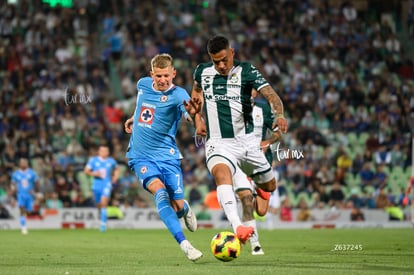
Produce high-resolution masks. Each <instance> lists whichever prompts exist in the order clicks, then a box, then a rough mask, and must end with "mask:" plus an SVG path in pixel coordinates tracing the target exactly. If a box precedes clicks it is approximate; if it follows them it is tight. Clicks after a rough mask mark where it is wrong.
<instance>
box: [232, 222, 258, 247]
mask: <svg viewBox="0 0 414 275" xmlns="http://www.w3.org/2000/svg"><path fill="white" fill-rule="evenodd" d="M253 233H254V228H253V227H252V226H243V225H239V226H238V227H237V229H236V235H237V238H238V239H239V240H240V242H241V243H242V244H245V243H246V241H247V240H248V239H249V238H250V237H251V236H252V235H253Z"/></svg>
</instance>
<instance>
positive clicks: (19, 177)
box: [12, 168, 38, 197]
mask: <svg viewBox="0 0 414 275" xmlns="http://www.w3.org/2000/svg"><path fill="white" fill-rule="evenodd" d="M37 180H38V177H37V174H36V172H35V171H33V170H32V169H30V168H27V169H26V170H24V171H23V170H17V171H15V172H14V173H13V174H12V182H14V183H15V184H16V185H17V196H19V197H20V196H31V192H32V191H34V188H35V183H36V181H37Z"/></svg>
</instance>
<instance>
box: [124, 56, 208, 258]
mask: <svg viewBox="0 0 414 275" xmlns="http://www.w3.org/2000/svg"><path fill="white" fill-rule="evenodd" d="M150 73H151V77H143V78H141V79H140V80H138V83H137V91H138V94H137V101H136V102H137V104H136V109H135V112H134V115H133V117H131V118H129V119H128V120H127V121H126V122H125V131H126V132H127V133H131V134H132V135H131V138H130V141H129V146H128V150H127V153H126V157H127V158H128V159H129V162H128V165H129V167H130V168H131V169H132V170H133V171H134V172H135V174H136V175H137V177H138V179H139V181H140V182H141V184H142V186H143V187H144V188H145V189H146V190H147V191H149V192H150V193H151V194H153V196H154V200H155V203H156V205H157V209H158V213H159V215H160V218H161V220H162V221H163V222H164V224H165V225H166V226H167V228H168V230H169V232H170V233H171V235H172V236H173V237H174V238H175V240H176V241H177V242H178V243H179V244H180V247H181V250H182V251H183V252H184V254H185V255H186V256H187V258H188V259H190V260H192V261H196V260H198V259H199V258H201V257H202V255H203V254H202V253H201V252H200V251H199V250H197V249H196V248H194V247H193V246H192V245H191V243H190V242H189V241H188V240H187V239H186V237H185V236H184V233H183V231H182V229H181V225H180V222H179V218H184V221H185V224H186V226H187V228H188V229H189V230H190V231H192V232H193V231H195V230H196V229H197V220H196V217H195V215H194V213H193V212H192V210H191V208H190V206H189V204H188V203H187V201H184V186H183V176H182V171H181V163H180V159H181V158H182V156H181V153H180V151H179V149H178V147H177V144H176V133H177V128H178V127H179V125H180V122H181V118H182V117H183V116H184V117H185V118H186V119H188V120H191V118H190V117H189V115H188V112H190V111H191V113H194V109H197V107H199V106H198V105H197V104H196V102H197V101H193V100H190V96H189V95H188V93H187V92H186V90H184V89H183V88H181V87H178V86H175V85H174V84H173V82H172V81H173V79H174V77H175V75H176V71H175V69H174V66H173V58H172V57H171V56H170V55H169V54H159V55H156V56H155V57H154V58H153V59H152V60H151V72H150ZM187 111H188V112H187Z"/></svg>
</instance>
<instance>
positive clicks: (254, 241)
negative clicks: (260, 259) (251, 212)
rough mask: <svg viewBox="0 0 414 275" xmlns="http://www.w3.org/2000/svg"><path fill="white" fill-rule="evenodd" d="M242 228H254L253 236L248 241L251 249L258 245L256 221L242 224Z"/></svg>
mask: <svg viewBox="0 0 414 275" xmlns="http://www.w3.org/2000/svg"><path fill="white" fill-rule="evenodd" d="M243 225H244V226H252V227H253V228H254V234H253V235H252V236H251V237H250V239H249V241H250V243H251V245H252V247H255V246H257V245H259V232H258V231H257V223H256V220H250V221H245V222H243Z"/></svg>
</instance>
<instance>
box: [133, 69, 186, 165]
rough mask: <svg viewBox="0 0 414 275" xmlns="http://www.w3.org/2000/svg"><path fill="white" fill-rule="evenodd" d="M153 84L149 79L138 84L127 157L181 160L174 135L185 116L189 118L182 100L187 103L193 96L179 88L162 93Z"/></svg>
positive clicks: (175, 87) (144, 79)
mask: <svg viewBox="0 0 414 275" xmlns="http://www.w3.org/2000/svg"><path fill="white" fill-rule="evenodd" d="M152 84H153V81H152V78H150V77H144V78H141V79H140V80H139V81H138V83H137V91H138V95H137V104H136V109H135V113H134V122H133V131H132V134H131V138H130V140H129V146H128V150H127V153H126V157H127V158H130V159H133V158H145V159H151V160H156V161H157V160H172V159H181V158H182V156H181V154H180V152H179V150H178V147H177V143H176V139H175V136H176V133H177V129H178V127H179V126H180V122H181V118H182V116H183V115H184V116H185V117H187V116H188V113H187V112H186V110H185V108H184V104H183V101H187V102H188V100H189V99H190V96H189V95H188V93H187V92H186V90H184V89H183V88H181V87H178V86H173V87H171V88H170V89H169V90H167V91H165V92H160V91H156V90H154V88H153V85H152Z"/></svg>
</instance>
